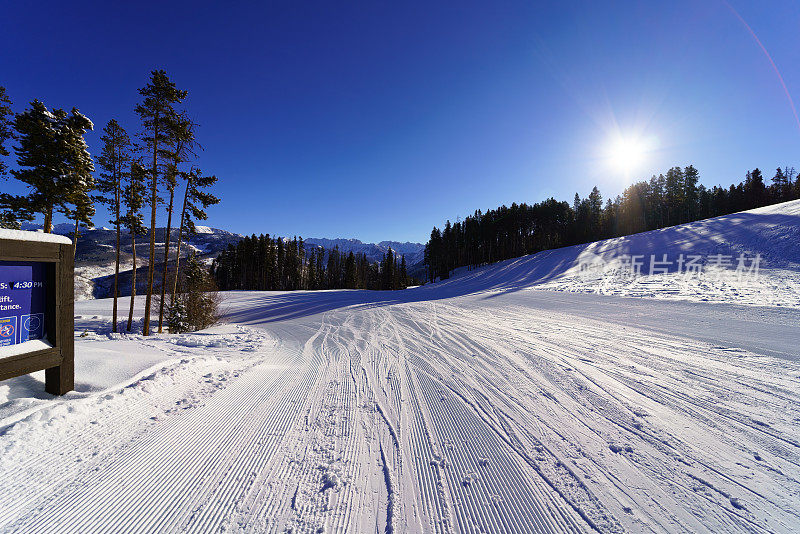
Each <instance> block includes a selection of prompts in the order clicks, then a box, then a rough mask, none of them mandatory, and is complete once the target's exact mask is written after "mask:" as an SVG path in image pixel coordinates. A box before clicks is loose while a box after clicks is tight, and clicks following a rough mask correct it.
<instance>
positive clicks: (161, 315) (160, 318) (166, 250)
mask: <svg viewBox="0 0 800 534" xmlns="http://www.w3.org/2000/svg"><path fill="white" fill-rule="evenodd" d="M174 199H175V186H172V187H170V188H169V207H168V208H167V235H166V238H164V267H163V268H162V269H161V302H159V303H158V333H159V334H160V333H161V331H162V327H163V324H164V297H165V296H166V290H167V267H168V265H169V237H170V236H169V235H170V232H171V231H172V203H173V201H174Z"/></svg>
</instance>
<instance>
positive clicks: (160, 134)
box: [136, 70, 187, 336]
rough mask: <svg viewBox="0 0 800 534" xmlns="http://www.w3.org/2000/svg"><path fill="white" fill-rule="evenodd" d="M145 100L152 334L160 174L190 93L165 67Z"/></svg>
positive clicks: (146, 325) (146, 327)
mask: <svg viewBox="0 0 800 534" xmlns="http://www.w3.org/2000/svg"><path fill="white" fill-rule="evenodd" d="M139 94H140V95H141V96H142V97H143V100H142V103H140V104H138V105H137V106H136V113H137V114H138V115H139V117H140V119H141V120H142V128H143V132H142V141H144V143H145V147H146V150H147V153H148V155H149V157H150V158H151V161H152V164H151V165H150V177H149V178H150V263H149V265H148V271H147V296H146V299H145V309H144V322H143V324H142V334H143V335H145V336H147V335H149V334H150V306H151V302H152V296H153V275H154V268H155V263H156V210H157V205H158V181H159V180H158V178H159V176H160V175H161V172H160V165H161V164H163V157H164V150H165V149H167V148H169V146H170V143H171V141H172V138H171V137H170V134H171V133H172V132H174V131H175V125H176V123H177V122H178V121H179V118H180V114H179V112H178V111H177V110H176V109H175V106H176V105H177V104H180V103H181V102H182V101H183V100H184V99H185V98H186V95H187V92H186V91H183V90H180V89H178V88H177V87H176V86H175V84H174V83H173V82H172V81H171V80H170V79H169V77H168V76H167V73H166V72H164V71H163V70H156V71H153V72H152V73H151V74H150V80H149V82H148V83H147V85H146V86H144V87H143V88H141V89H139Z"/></svg>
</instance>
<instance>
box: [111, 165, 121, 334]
mask: <svg viewBox="0 0 800 534" xmlns="http://www.w3.org/2000/svg"><path fill="white" fill-rule="evenodd" d="M119 180H120V178H119V176H118V177H117V182H116V184H117V186H116V191H114V208H115V210H114V211H115V219H114V222H115V223H116V224H117V258H116V265H115V266H114V309H113V313H112V316H113V321H114V326H113V327H112V330H111V331H112V332H116V331H117V298H118V297H119V241H120V221H119V203H120V198H119V193H120V191H119Z"/></svg>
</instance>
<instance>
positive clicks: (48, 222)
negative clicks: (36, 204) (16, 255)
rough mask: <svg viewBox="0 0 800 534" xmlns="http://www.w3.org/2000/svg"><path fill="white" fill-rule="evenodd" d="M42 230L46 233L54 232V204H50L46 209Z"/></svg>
mask: <svg viewBox="0 0 800 534" xmlns="http://www.w3.org/2000/svg"><path fill="white" fill-rule="evenodd" d="M42 226H43V228H42V230H43V231H44V233H46V234H50V233H52V232H53V206H48V207H47V208H45V210H44V224H43V225H42Z"/></svg>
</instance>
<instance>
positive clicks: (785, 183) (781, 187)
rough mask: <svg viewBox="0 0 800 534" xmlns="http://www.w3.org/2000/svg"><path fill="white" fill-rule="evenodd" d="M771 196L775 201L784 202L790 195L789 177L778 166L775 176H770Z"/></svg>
mask: <svg viewBox="0 0 800 534" xmlns="http://www.w3.org/2000/svg"><path fill="white" fill-rule="evenodd" d="M772 189H773V198H774V199H775V201H776V202H784V201H786V200H789V198H790V197H791V195H790V190H789V179H788V178H787V177H786V175H785V174H784V173H783V169H781V168H780V167H778V168H777V169H776V171H775V176H773V177H772Z"/></svg>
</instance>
